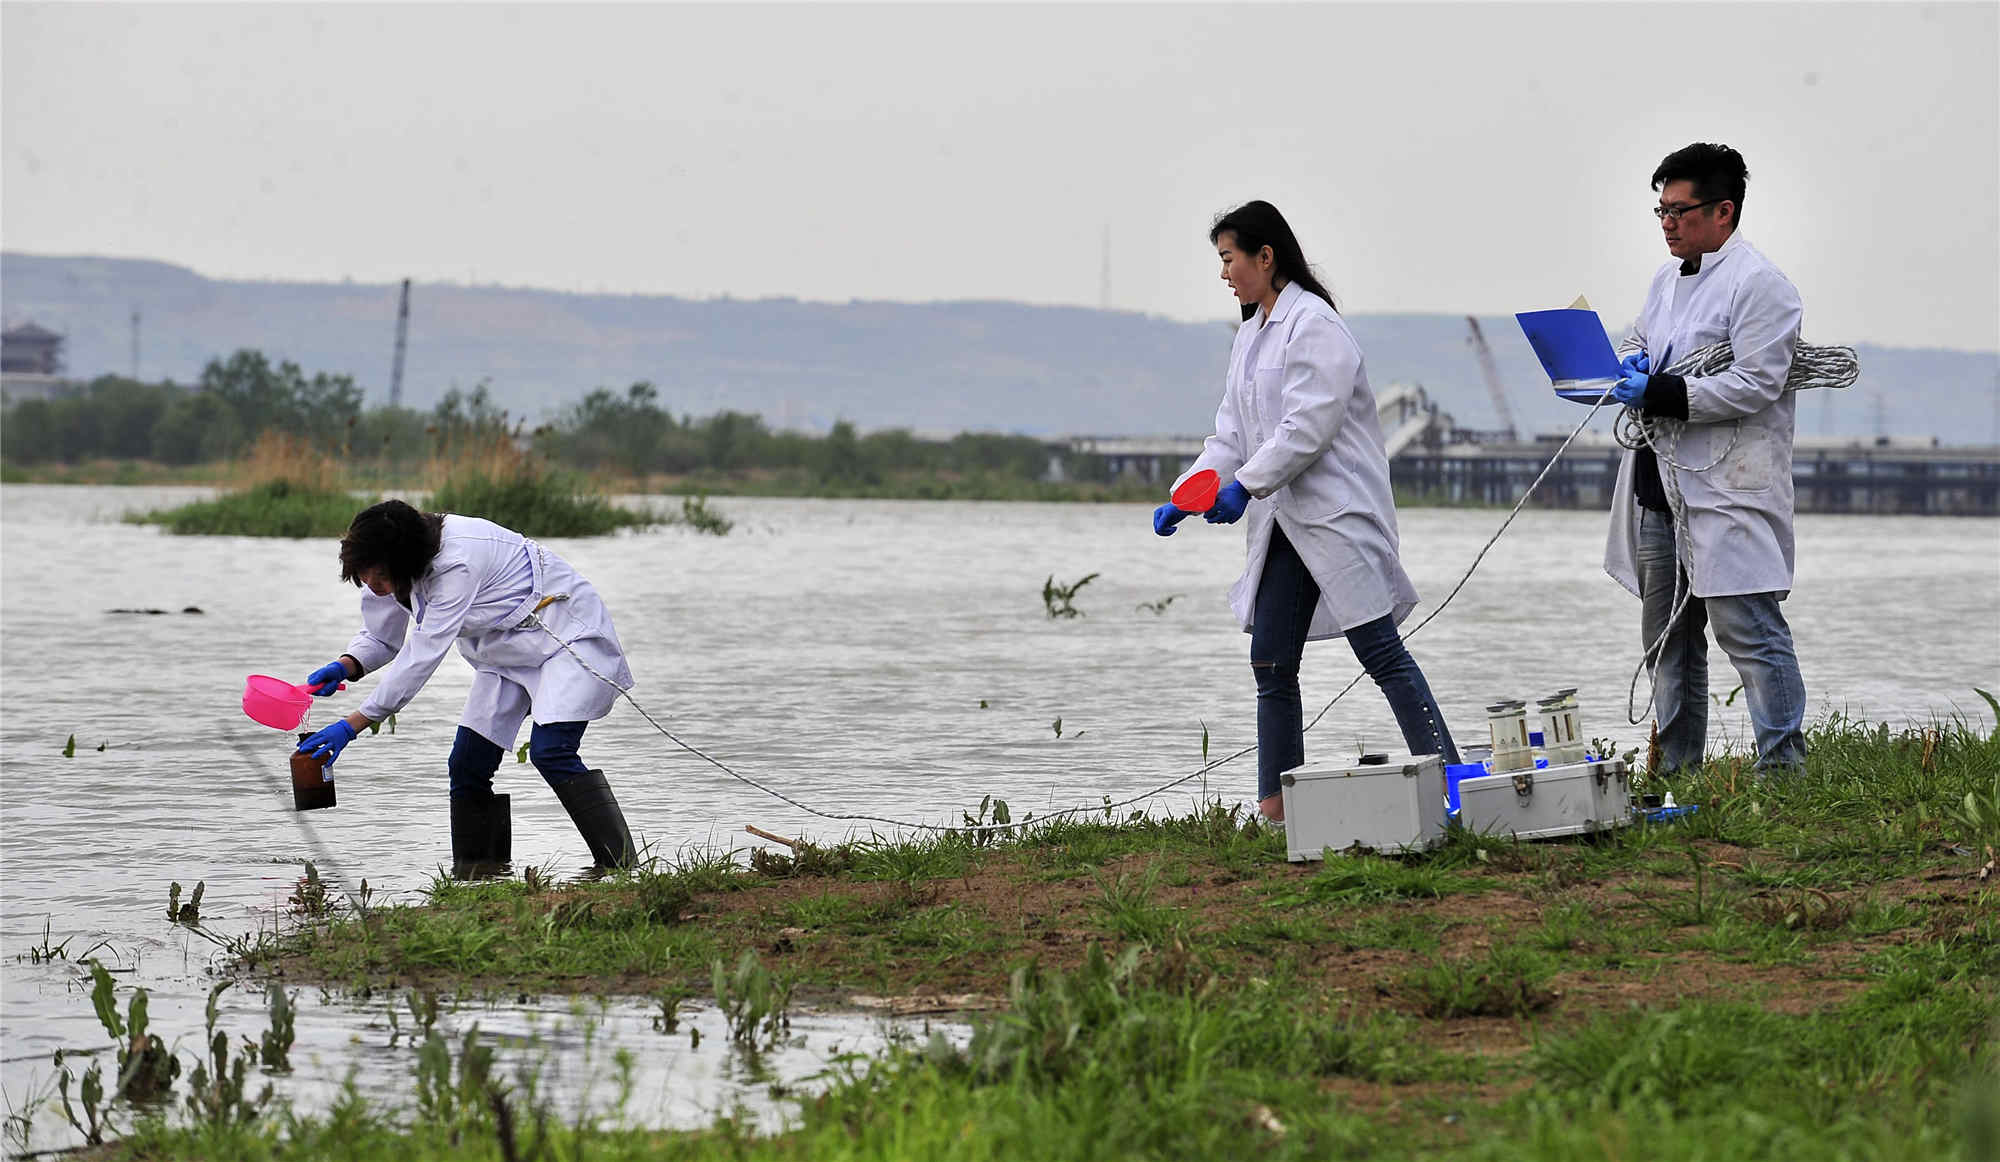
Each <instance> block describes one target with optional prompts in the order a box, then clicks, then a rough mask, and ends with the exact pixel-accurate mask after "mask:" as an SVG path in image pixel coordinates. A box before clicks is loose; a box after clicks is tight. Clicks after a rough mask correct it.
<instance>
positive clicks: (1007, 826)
mask: <svg viewBox="0 0 2000 1162" xmlns="http://www.w3.org/2000/svg"><path fill="white" fill-rule="evenodd" d="M1610 398H1611V392H1610V391H1609V390H1608V389H1607V390H1606V391H1605V393H1604V394H1603V395H1601V396H1599V397H1598V398H1597V402H1596V403H1593V404H1592V405H1591V406H1590V414H1589V415H1586V416H1584V417H1583V420H1582V422H1580V423H1578V424H1577V425H1576V427H1575V428H1573V429H1572V430H1571V431H1570V434H1569V436H1568V437H1567V438H1566V439H1564V440H1563V442H1562V444H1561V446H1559V447H1558V448H1557V449H1556V451H1555V454H1554V455H1552V456H1550V457H1549V462H1548V463H1547V464H1544V465H1543V466H1542V470H1541V472H1539V473H1538V474H1536V476H1535V478H1534V480H1532V481H1530V482H1529V484H1528V487H1527V488H1525V489H1524V490H1522V492H1521V497H1520V499H1519V500H1516V501H1515V502H1514V507H1513V508H1512V509H1511V510H1509V511H1508V513H1507V517H1506V519H1505V520H1502V521H1501V522H1500V527H1499V528H1497V529H1495V530H1494V531H1493V535H1492V536H1490V537H1488V538H1487V539H1486V543H1485V544H1484V545H1482V546H1480V549H1479V552H1478V554H1477V555H1476V556H1474V557H1473V558H1472V563H1471V564H1470V565H1468V566H1466V569H1465V573H1464V574H1463V575H1462V576H1460V577H1459V579H1458V584H1456V585H1454V586H1452V588H1451V592H1450V593H1447V594H1445V598H1444V600H1443V601H1440V602H1439V603H1438V606H1437V608H1436V609H1433V610H1431V611H1430V613H1428V614H1426V615H1425V616H1424V618H1423V620H1422V621H1419V622H1418V623H1417V624H1416V626H1415V627H1414V628H1412V629H1411V630H1410V632H1408V633H1406V634H1404V635H1403V638H1404V640H1405V641H1407V640H1409V639H1410V638H1412V637H1415V636H1416V635H1417V634H1419V633H1421V632H1422V631H1423V628H1424V627H1425V626H1427V625H1429V624H1430V623H1431V622H1432V621H1433V620H1434V619H1435V618H1436V617H1437V616H1438V615H1439V614H1441V613H1443V612H1444V611H1445V608H1446V607H1447V606H1449V605H1450V604H1451V603H1452V599H1453V598H1456V597H1457V596H1458V594H1459V591H1460V590H1462V589H1464V588H1465V586H1466V583H1467V582H1469V581H1471V580H1472V574H1473V573H1474V571H1476V570H1477V569H1478V568H1479V566H1480V563H1481V562H1483V561H1485V560H1486V554H1487V553H1488V552H1490V551H1492V548H1493V546H1494V545H1495V544H1497V543H1498V542H1499V540H1500V537H1501V536H1502V535H1503V534H1504V533H1506V531H1507V526H1509V525H1511V524H1513V523H1514V518H1515V517H1517V516H1519V515H1521V509H1522V508H1524V507H1526V506H1527V503H1528V498H1529V497H1531V496H1533V495H1534V494H1535V489H1537V488H1539V487H1540V486H1541V483H1542V481H1543V480H1545V479H1547V478H1548V475H1549V473H1550V471H1552V470H1553V469H1554V468H1555V466H1556V461H1558V460H1560V459H1562V455H1563V453H1564V452H1566V451H1568V450H1569V446H1570V445H1571V444H1572V443H1574V442H1575V441H1576V438H1577V436H1578V435H1580V434H1582V432H1583V429H1584V428H1586V427H1588V426H1589V425H1590V421H1591V420H1592V419H1595V418H1596V416H1597V412H1598V410H1599V409H1600V408H1602V407H1603V406H1604V404H1605V401H1607V400H1609V399H1610ZM530 626H532V627H534V628H536V629H539V630H541V631H542V632H543V633H545V634H548V635H549V637H550V639H551V640H553V641H554V642H555V643H556V644H557V645H559V646H561V647H562V648H563V649H564V650H565V651H567V652H568V654H569V656H570V657H572V658H575V659H576V662H577V664H578V665H580V666H582V667H583V668H584V671H585V672H586V673H588V674H589V675H590V676H591V677H593V678H596V679H597V680H598V681H600V682H602V683H604V684H605V685H607V686H610V687H611V688H612V689H614V690H616V691H617V692H618V696H619V697H620V698H623V699H624V700H625V701H626V702H627V703H630V704H631V707H632V709H634V710H636V711H638V712H639V717H641V718H644V719H645V720H646V722H647V723H648V724H649V725H650V726H652V728H653V729H654V730H656V731H658V732H660V734H661V735H663V736H664V737H665V738H666V739H667V740H668V741H670V742H672V743H673V744H674V745H675V746H678V747H680V748H681V749H682V750H684V751H686V752H688V753H689V754H691V755H693V756H695V757H696V758H698V759H700V760H702V761H703V762H705V763H707V764H709V765H710V766H712V767H714V768H715V769H716V770H719V771H721V772H722V773H723V774H725V775H728V776H729V777H730V778H732V779H735V780H737V781H738V782H741V783H744V784H746V785H748V786H751V787H755V788H756V789H757V790H759V791H762V792H764V793H765V794H766V795H769V796H771V797H772V798H774V799H776V800H778V801H779V802H781V803H785V804H787V805H789V806H792V807H796V808H798V809H799V810H801V811H804V812H806V813H807V814H808V815H813V816H816V817H818V818H820V819H826V820H829V821H831V822H836V823H881V824H884V825H887V826H890V827H903V828H908V829H910V830H913V831H934V832H959V833H980V832H988V831H1011V830H1014V829H1015V828H1019V827H1023V826H1026V825H1027V823H1028V822H1029V821H1026V820H1024V821H1023V822H1021V823H984V824H972V825H968V826H957V827H954V826H950V825H947V824H942V823H920V822H916V821H913V820H908V819H891V818H888V817H887V816H883V815H867V814H861V813H839V812H831V811H821V810H819V809H818V808H816V807H812V806H810V805H808V804H805V803H801V802H800V801H798V800H797V799H794V798H792V797H791V796H789V795H787V794H785V793H783V792H782V791H778V790H776V789H774V788H772V787H769V786H766V785H765V784H763V783H761V782H759V781H757V780H756V779H753V778H751V777H750V776H748V775H745V774H743V773H741V772H739V771H736V770H734V769H732V768H731V767H730V766H729V764H727V763H725V762H723V761H722V760H721V759H718V758H716V757H715V756H713V755H711V754H709V753H708V752H706V751H704V750H702V749H701V748H700V747H697V746H695V745H694V744H693V743H690V742H688V741H686V740H685V739H683V738H681V737H680V736H679V735H676V734H675V733H674V732H673V731H671V730H668V729H667V728H666V727H664V726H662V725H660V723H659V721H658V720H657V719H655V718H654V717H653V716H652V715H651V714H649V713H647V711H646V708H645V707H643V706H641V705H639V701H638V699H636V698H634V697H632V692H631V691H630V690H627V689H625V688H624V687H623V686H620V685H619V684H618V683H616V682H614V681H612V680H611V679H610V678H607V677H605V676H604V675H603V674H600V673H598V672H597V669H596V667H594V666H592V665H591V664H590V663H589V662H586V661H584V660H583V657H582V655H580V654H578V653H577V652H576V650H575V649H574V648H573V647H572V646H571V644H570V643H569V642H566V641H564V640H563V639H562V638H561V637H560V636H559V635H557V634H556V632H555V631H554V630H552V629H550V628H549V627H548V626H546V625H544V624H543V623H542V620H541V618H540V617H537V616H536V615H534V614H529V615H528V617H527V618H526V619H525V620H523V621H522V623H521V626H520V628H523V629H525V628H528V627H530ZM1365 677H1367V672H1366V671H1363V672H1362V673H1359V674H1356V675H1355V676H1354V678H1353V679H1352V680H1351V681H1349V682H1348V683H1347V685H1345V686H1343V687H1341V690H1340V692H1339V693H1338V694H1335V695H1334V696H1333V697H1332V699H1330V700H1329V701H1328V702H1327V704H1326V705H1325V706H1323V707H1321V708H1320V711H1319V713H1318V714H1315V715H1313V718H1312V721H1311V722H1309V723H1307V724H1306V725H1305V729H1306V730H1311V729H1312V728H1313V727H1315V726H1317V725H1319V722H1320V719H1322V718H1325V717H1326V715H1327V712H1328V711H1330V710H1332V709H1333V707H1334V703H1336V702H1339V701H1340V700H1341V699H1342V698H1345V697H1347V695H1348V693H1349V692H1350V691H1352V690H1353V689H1354V688H1355V687H1356V686H1358V685H1360V683H1361V679H1362V678H1365ZM1256 749H1257V746H1256V744H1255V743H1252V744H1251V745H1249V746H1246V747H1244V748H1243V749H1241V750H1239V751H1236V752H1235V753H1234V754H1228V755H1224V756H1223V757H1221V758H1219V759H1216V760H1214V761H1213V762H1208V763H1204V764H1202V765H1201V766H1200V767H1199V768H1197V769H1195V770H1193V771H1190V772H1189V773H1187V774H1185V775H1182V776H1180V777H1179V778H1175V779H1170V780H1168V781H1167V782H1165V783H1162V784H1160V785H1159V786H1157V787H1154V788H1153V789H1152V790H1149V791H1145V792H1142V793H1140V794H1137V795H1133V796H1132V797H1130V798H1128V799H1120V800H1117V801H1116V802H1111V801H1105V802H1099V803H1088V804H1079V805H1078V806H1075V807H1065V808H1063V809H1062V810H1060V811H1055V812H1052V813H1050V814H1047V815H1041V816H1037V817H1036V818H1035V819H1034V820H1032V822H1036V823H1043V822H1047V821H1049V820H1051V819H1060V818H1063V817H1064V816H1068V815H1081V814H1085V813H1088V812H1093V811H1104V812H1115V811H1117V810H1118V809H1120V808H1122V807H1130V806H1131V805H1133V804H1134V803H1140V802H1144V801H1145V800H1147V799H1151V798H1154V797H1156V796H1159V795H1163V794H1165V793H1166V792H1168V791H1171V790H1173V789H1174V788H1175V787H1178V786H1181V785H1182V784H1185V783H1190V782H1193V781H1194V780H1195V779H1199V778H1201V777H1202V776H1204V775H1206V774H1208V773H1209V772H1210V771H1213V770H1215V769H1217V768H1218V767H1221V766H1223V765H1225V764H1227V763H1232V762H1235V761H1236V760H1237V759H1240V758H1242V757H1243V756H1244V755H1247V754H1250V753H1252V752H1253V751H1255V750H1256Z"/></svg>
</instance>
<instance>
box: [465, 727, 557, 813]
mask: <svg viewBox="0 0 2000 1162" xmlns="http://www.w3.org/2000/svg"><path fill="white" fill-rule="evenodd" d="M589 725H590V724H589V723H588V722H537V723H535V726H534V729H533V730H531V731H529V732H528V761H529V762H532V763H534V764H535V769H536V770H538V771H540V772H541V773H542V778H544V779H546V780H548V784H549V786H551V787H553V786H556V785H558V784H560V783H565V782H568V781H569V780H570V779H572V778H575V777H576V776H577V775H581V774H584V773H585V772H586V771H588V769H589V768H587V767H585V766H584V765H583V759H582V758H581V757H580V756H579V755H578V754H577V753H576V748H577V744H579V743H581V742H582V741H583V728H584V727H586V726H589ZM505 753H506V752H505V751H503V750H501V749H500V747H499V746H498V745H497V744H496V743H493V742H490V741H488V740H487V739H486V737H485V736H484V735H481V734H479V733H478V732H477V731H472V730H467V729H466V728H465V727H463V726H461V727H459V728H458V737H457V738H456V739H453V740H452V744H451V758H449V759H447V760H446V761H445V767H446V769H448V770H449V771H450V772H451V797H452V798H454V799H486V798H491V797H492V795H493V774H494V772H495V771H498V770H499V769H500V756H501V755H503V754H505Z"/></svg>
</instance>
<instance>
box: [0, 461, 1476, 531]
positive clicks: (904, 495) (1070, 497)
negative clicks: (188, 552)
mask: <svg viewBox="0 0 2000 1162" xmlns="http://www.w3.org/2000/svg"><path fill="white" fill-rule="evenodd" d="M351 476H352V480H353V482H354V483H356V484H357V485H362V484H365V485H366V486H367V487H369V488H375V489H380V490H383V491H389V492H411V491H422V490H424V489H426V488H429V487H431V483H430V478H429V476H428V475H427V474H426V472H425V471H420V470H417V469H409V470H405V471H401V472H397V471H389V470H383V469H380V468H376V467H373V466H369V467H367V468H365V469H364V470H360V471H357V472H355V473H353V474H351ZM235 477H236V470H235V467H234V466H233V464H232V463H229V462H222V463H216V464H196V465H166V464H158V463H154V462H152V461H144V460H98V461H91V462H87V463H82V464H38V465H30V466H16V465H9V466H7V467H6V468H5V469H4V470H0V479H4V480H5V481H6V482H7V483H10V484H14V483H18V484H127V485H144V484H209V485H227V484H229V483H230V482H231V481H232V480H234V479H235ZM599 490H600V491H602V492H608V493H627V494H640V495H651V494H659V493H664V494H667V495H685V496H694V495H702V494H706V495H709V496H720V497H729V496H779V497H819V498H825V499H840V500H851V499H858V500H998V501H1042V502H1052V503H1110V502H1124V501H1133V502H1138V501H1150V502H1153V503H1158V502H1160V501H1161V500H1163V499H1165V496H1166V489H1165V487H1164V486H1163V485H1159V484H1150V483H1147V482H1145V481H1140V480H1128V479H1121V480H1117V481H1112V482H1109V483H1103V482H1097V481H1079V480H1071V481H1061V482H1056V481H1047V480H1024V479H1021V478H1018V477H1012V476H1002V475H996V474H960V473H949V472H920V471H919V472H889V473H884V474H882V475H881V476H880V477H879V478H877V479H874V480H846V481H841V480H826V479H822V478H820V477H817V476H815V475H814V474H813V473H811V472H808V471H805V470H803V469H782V468H779V469H751V470H746V471H741V472H698V473H688V474H671V475H661V474H655V475H648V476H630V475H623V476H611V477H604V478H602V479H601V483H600V486H599ZM1396 506H1397V507H1398V508H1500V507H1505V506H1504V505H1491V504H1485V503H1483V502H1481V503H1467V502H1464V501H1454V500H1450V499H1448V498H1446V497H1442V496H1439V495H1436V494H1432V493H1425V492H1413V491H1410V490H1407V489H1398V490H1397V491H1396ZM501 523H503V524H504V523H506V522H504V521H502V522H501Z"/></svg>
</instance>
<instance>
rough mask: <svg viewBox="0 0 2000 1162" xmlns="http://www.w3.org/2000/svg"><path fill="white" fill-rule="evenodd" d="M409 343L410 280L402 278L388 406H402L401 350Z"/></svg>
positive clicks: (390, 369) (390, 372) (390, 370)
mask: <svg viewBox="0 0 2000 1162" xmlns="http://www.w3.org/2000/svg"><path fill="white" fill-rule="evenodd" d="M409 343H410V280H409V279H407V278H406V279H404V280H403V301H402V304H401V305H400V306H398V307H397V308H396V362H395V363H394V364H393V365H392V366H391V367H390V368H389V406H390V407H392V408H395V407H402V406H403V351H404V349H405V348H407V347H408V346H409Z"/></svg>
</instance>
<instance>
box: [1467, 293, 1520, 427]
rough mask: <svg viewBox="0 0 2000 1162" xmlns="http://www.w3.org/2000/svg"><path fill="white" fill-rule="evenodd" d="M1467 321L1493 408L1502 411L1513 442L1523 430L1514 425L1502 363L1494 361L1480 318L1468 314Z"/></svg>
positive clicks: (1502, 417) (1502, 418)
mask: <svg viewBox="0 0 2000 1162" xmlns="http://www.w3.org/2000/svg"><path fill="white" fill-rule="evenodd" d="M1465 321H1466V323H1467V324H1468V325H1469V326H1471V328H1472V336H1471V337H1470V338H1468V339H1467V340H1466V342H1468V343H1470V344H1472V348H1473V350H1474V351H1476V352H1478V354H1479V373H1480V374H1481V375H1483V376H1485V377H1486V390H1487V391H1488V392H1491V393H1492V395H1493V410H1494V411H1496V412H1499V413H1500V423H1501V425H1502V426H1503V427H1505V428H1506V429H1507V440H1508V442H1509V443H1512V442H1513V441H1516V440H1519V439H1520V438H1521V431H1520V429H1519V428H1517V427H1515V426H1514V409H1513V407H1512V406H1510V405H1509V404H1508V403H1507V389H1506V388H1505V387H1503V386H1501V384H1500V365H1499V364H1498V363H1495V362H1494V361H1493V349H1492V348H1491V347H1488V346H1487V345H1486V333H1485V332H1484V331H1481V330H1480V329H1479V320H1478V319H1475V318H1473V317H1472V316H1471V315H1467V316H1465Z"/></svg>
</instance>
